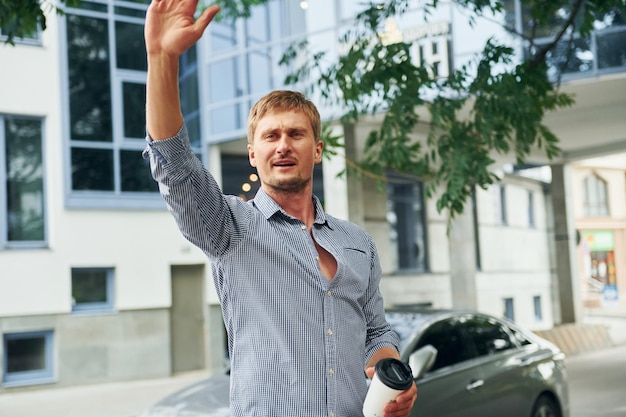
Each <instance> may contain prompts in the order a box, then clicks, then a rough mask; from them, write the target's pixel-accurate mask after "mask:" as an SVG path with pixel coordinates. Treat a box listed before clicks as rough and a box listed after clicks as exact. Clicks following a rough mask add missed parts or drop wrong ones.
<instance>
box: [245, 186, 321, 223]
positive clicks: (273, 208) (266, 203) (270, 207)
mask: <svg viewBox="0 0 626 417" xmlns="http://www.w3.org/2000/svg"><path fill="white" fill-rule="evenodd" d="M312 198H313V206H314V207H315V221H314V223H315V224H327V225H328V226H329V227H330V224H329V223H328V217H327V216H326V213H325V212H324V208H323V207H322V203H321V202H320V200H319V199H318V198H317V196H315V195H312ZM252 204H254V206H255V207H256V208H257V209H258V210H259V211H260V212H261V213H262V214H263V216H265V218H266V219H267V220H269V219H270V218H271V217H272V216H274V215H275V214H276V213H278V212H280V213H282V214H283V215H284V216H287V217H290V218H291V217H292V216H290V215H289V214H287V213H286V212H285V210H283V208H282V207H281V206H279V205H278V203H276V201H274V199H273V198H272V197H270V196H269V195H267V193H266V192H265V191H264V190H263V188H259V191H257V193H256V195H255V196H254V199H253V200H252Z"/></svg>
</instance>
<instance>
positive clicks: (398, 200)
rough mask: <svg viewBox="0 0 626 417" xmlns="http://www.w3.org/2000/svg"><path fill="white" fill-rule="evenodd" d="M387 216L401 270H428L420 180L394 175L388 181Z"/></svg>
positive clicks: (398, 267) (397, 266)
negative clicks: (418, 181)
mask: <svg viewBox="0 0 626 417" xmlns="http://www.w3.org/2000/svg"><path fill="white" fill-rule="evenodd" d="M387 187H388V213H387V220H388V222H389V224H390V226H391V239H390V240H391V244H392V246H393V247H394V248H395V254H396V256H397V265H396V268H397V269H398V270H416V271H426V270H427V267H428V266H427V264H426V259H427V257H426V232H425V226H424V224H425V220H424V218H425V217H424V216H425V214H424V193H423V185H422V184H421V183H415V182H407V180H406V179H404V180H403V179H401V178H397V177H391V179H390V181H389V183H388V186H387Z"/></svg>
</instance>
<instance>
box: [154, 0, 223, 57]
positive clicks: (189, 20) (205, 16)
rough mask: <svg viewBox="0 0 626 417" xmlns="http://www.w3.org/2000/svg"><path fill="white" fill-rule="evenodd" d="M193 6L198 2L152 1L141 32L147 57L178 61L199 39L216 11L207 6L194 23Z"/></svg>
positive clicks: (177, 0)
mask: <svg viewBox="0 0 626 417" xmlns="http://www.w3.org/2000/svg"><path fill="white" fill-rule="evenodd" d="M197 5H198V0H152V2H151V3H150V7H148V12H147V14H146V25H145V31H144V32H145V38H146V51H147V53H148V55H155V54H165V55H169V56H176V57H178V56H180V55H182V54H183V52H185V51H186V50H187V49H189V48H190V47H191V46H192V45H193V44H194V43H196V42H197V41H198V40H199V39H200V37H201V36H202V34H203V33H204V30H205V29H206V27H207V26H208V25H209V23H210V22H211V21H212V20H213V18H214V17H215V15H216V14H217V12H219V10H220V9H219V7H218V6H210V7H208V8H207V9H206V10H205V11H204V12H203V13H202V15H201V16H200V17H199V18H198V19H197V20H196V19H195V17H194V14H195V12H196V7H197Z"/></svg>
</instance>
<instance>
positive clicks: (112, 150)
mask: <svg viewBox="0 0 626 417" xmlns="http://www.w3.org/2000/svg"><path fill="white" fill-rule="evenodd" d="M147 3H149V1H147V0H138V1H120V0H98V1H97V2H95V1H91V0H83V1H82V2H81V7H80V8H72V9H68V12H67V14H66V20H67V32H66V36H67V44H68V63H67V66H68V74H69V80H68V87H69V88H68V96H69V100H68V101H69V112H68V113H69V118H70V120H69V122H70V137H69V146H70V154H71V173H70V179H71V189H72V190H73V191H95V192H99V193H101V192H108V193H109V195H108V197H111V198H115V199H117V201H119V202H120V204H122V205H124V206H127V205H126V204H130V205H132V206H133V207H134V206H136V205H137V204H142V203H141V201H140V200H137V199H135V198H131V199H126V198H125V197H126V196H125V195H124V193H125V192H126V193H132V192H145V191H150V192H154V199H152V198H151V199H150V200H146V204H148V205H150V206H152V205H153V204H154V203H156V202H157V197H158V195H157V193H156V191H157V188H156V186H155V185H154V182H153V181H152V180H151V179H150V171H149V169H148V168H147V164H146V163H145V162H143V161H142V160H141V151H142V150H143V148H144V146H145V143H144V141H143V140H144V138H145V133H146V132H145V99H146V89H145V77H146V75H147V57H146V50H145V41H144V18H145V11H146V9H147V6H146V5H147ZM85 5H87V6H85ZM85 8H87V9H89V10H90V11H89V12H86V11H85ZM195 52H196V51H195V48H191V49H190V50H189V52H188V53H186V54H184V56H183V57H181V79H180V85H181V95H182V97H181V102H182V108H183V115H184V116H185V120H187V119H194V118H195V119H196V120H193V121H192V122H191V123H190V125H192V128H191V129H190V132H191V133H192V135H193V136H192V137H191V141H192V143H193V144H194V146H195V147H197V148H198V151H200V138H201V136H200V119H199V99H198V97H199V96H198V94H199V92H198V80H197V74H198V71H197V62H196V61H197V59H196V55H195ZM129 139H135V140H129ZM87 142H88V143H87ZM69 201H70V204H71V205H77V206H94V207H97V206H99V205H100V204H102V203H101V202H102V201H103V200H102V196H101V195H96V194H89V193H83V192H81V193H73V194H71V195H70V200H69ZM107 204H110V201H109V202H107Z"/></svg>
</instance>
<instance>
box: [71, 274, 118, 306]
mask: <svg viewBox="0 0 626 417" xmlns="http://www.w3.org/2000/svg"><path fill="white" fill-rule="evenodd" d="M112 310H113V269H112V268H72V311H74V312H102V311H105V312H107V311H112Z"/></svg>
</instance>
